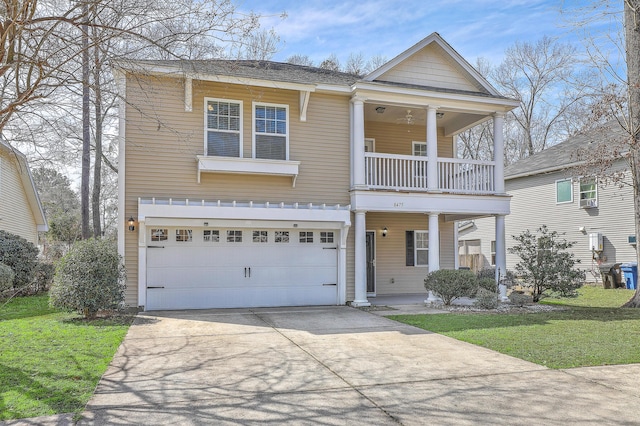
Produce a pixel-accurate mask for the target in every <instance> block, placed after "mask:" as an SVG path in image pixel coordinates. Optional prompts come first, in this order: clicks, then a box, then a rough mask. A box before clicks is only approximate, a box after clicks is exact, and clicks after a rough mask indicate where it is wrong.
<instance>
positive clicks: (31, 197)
mask: <svg viewBox="0 0 640 426" xmlns="http://www.w3.org/2000/svg"><path fill="white" fill-rule="evenodd" d="M0 151H3V152H5V153H7V154H9V156H10V157H11V158H15V159H16V160H17V162H18V167H17V169H18V173H19V174H20V180H21V181H22V187H23V188H24V191H25V195H26V196H27V200H28V202H29V207H30V208H31V212H32V213H33V217H34V219H35V221H36V225H37V227H38V231H42V232H47V231H48V230H49V225H48V224H47V219H46V218H45V216H44V210H43V209H42V204H41V203H40V197H39V196H38V191H37V190H36V184H35V182H34V181H33V176H32V175H31V170H29V165H28V164H27V157H26V156H25V155H24V154H23V153H21V152H20V151H18V150H17V149H14V148H12V147H11V146H10V145H9V144H8V143H6V142H5V141H3V140H2V139H0Z"/></svg>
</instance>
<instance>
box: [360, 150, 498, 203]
mask: <svg viewBox="0 0 640 426" xmlns="http://www.w3.org/2000/svg"><path fill="white" fill-rule="evenodd" d="M427 167H428V160H427V158H426V157H416V156H412V155H395V154H380V153H376V152H367V153H365V182H366V184H367V186H368V187H369V188H371V189H388V190H396V191H427V190H428V189H429V185H428V182H427ZM494 168H495V166H494V163H493V162H488V161H478V160H464V159H458V158H438V162H437V172H438V173H437V175H438V182H437V185H434V188H433V189H435V190H437V191H441V192H450V193H466V194H492V193H495V180H494Z"/></svg>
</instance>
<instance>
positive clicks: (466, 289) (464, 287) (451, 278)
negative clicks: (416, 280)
mask: <svg viewBox="0 0 640 426" xmlns="http://www.w3.org/2000/svg"><path fill="white" fill-rule="evenodd" d="M424 287H425V288H426V289H427V290H428V291H432V292H434V293H435V294H436V295H437V296H438V297H440V298H441V299H442V301H443V302H444V304H445V305H450V304H451V302H452V301H453V300H455V299H457V298H458V297H466V296H469V297H470V296H473V294H474V293H475V291H476V290H477V288H478V283H477V282H476V276H475V275H474V274H473V272H471V271H466V270H449V269H441V270H439V271H434V272H431V273H430V274H429V275H427V278H425V279H424Z"/></svg>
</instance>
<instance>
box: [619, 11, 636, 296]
mask: <svg viewBox="0 0 640 426" xmlns="http://www.w3.org/2000/svg"><path fill="white" fill-rule="evenodd" d="M624 27H625V42H626V51H627V52H626V53H627V82H628V85H629V87H628V91H629V93H628V96H629V98H628V99H629V117H628V120H629V122H628V126H629V133H630V137H631V138H632V140H631V141H630V144H629V147H630V149H629V151H630V153H629V154H630V155H629V162H630V168H631V173H632V177H633V194H634V200H635V202H634V207H635V218H636V241H639V242H640V235H639V234H640V163H639V161H640V147H638V143H640V128H639V127H638V126H639V125H640V0H625V2H624ZM636 260H637V261H639V263H638V265H640V250H637V248H636ZM636 287H640V286H637V285H636ZM623 307H625V308H640V288H637V289H636V292H635V294H634V295H633V297H632V298H631V300H629V301H628V302H627V303H625V304H624V305H623Z"/></svg>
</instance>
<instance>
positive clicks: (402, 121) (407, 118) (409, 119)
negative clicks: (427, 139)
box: [396, 109, 416, 125]
mask: <svg viewBox="0 0 640 426" xmlns="http://www.w3.org/2000/svg"><path fill="white" fill-rule="evenodd" d="M396 121H397V122H398V123H400V124H409V125H411V124H414V123H415V122H416V119H415V118H414V117H413V114H411V110H410V109H408V110H407V113H406V114H405V116H404V117H403V118H398V119H397V120H396Z"/></svg>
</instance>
